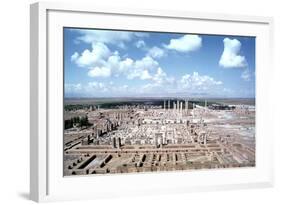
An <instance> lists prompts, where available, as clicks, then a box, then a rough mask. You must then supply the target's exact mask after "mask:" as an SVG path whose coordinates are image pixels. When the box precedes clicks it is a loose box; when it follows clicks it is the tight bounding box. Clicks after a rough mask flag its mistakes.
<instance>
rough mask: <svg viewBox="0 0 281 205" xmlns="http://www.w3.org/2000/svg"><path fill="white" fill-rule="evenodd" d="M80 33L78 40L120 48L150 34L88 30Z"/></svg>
mask: <svg viewBox="0 0 281 205" xmlns="http://www.w3.org/2000/svg"><path fill="white" fill-rule="evenodd" d="M76 31H78V32H79V33H80V34H81V36H79V37H78V38H77V39H76V40H78V41H82V42H85V43H90V44H92V43H95V42H100V43H105V44H114V45H117V46H119V47H120V48H125V44H124V42H129V41H131V40H132V39H133V38H135V37H147V36H148V35H149V34H146V33H137V32H129V31H107V30H87V29H79V30H76Z"/></svg>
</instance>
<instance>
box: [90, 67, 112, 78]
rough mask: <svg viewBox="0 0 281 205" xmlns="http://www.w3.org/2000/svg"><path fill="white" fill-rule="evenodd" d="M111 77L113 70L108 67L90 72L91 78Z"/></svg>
mask: <svg viewBox="0 0 281 205" xmlns="http://www.w3.org/2000/svg"><path fill="white" fill-rule="evenodd" d="M110 75H111V70H110V69H109V68H107V67H94V68H93V69H91V70H89V72H88V76H90V77H109V76H110Z"/></svg>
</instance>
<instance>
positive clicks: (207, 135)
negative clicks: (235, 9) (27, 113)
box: [30, 3, 273, 201]
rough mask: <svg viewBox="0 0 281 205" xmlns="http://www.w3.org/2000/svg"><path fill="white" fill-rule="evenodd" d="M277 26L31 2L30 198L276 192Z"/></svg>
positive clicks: (259, 20) (265, 20)
mask: <svg viewBox="0 0 281 205" xmlns="http://www.w3.org/2000/svg"><path fill="white" fill-rule="evenodd" d="M272 22H273V21H272V19H271V18H269V17H251V16H234V15H233V16H232V15H219V14H202V13H192V12H178V11H177V12H173V11H154V10H138V9H122V8H119V9H111V8H96V7H95V5H75V4H60V3H59V4H58V3H36V4H33V5H31V100H30V101H31V140H30V143H31V156H30V157H31V194H30V196H31V199H32V200H35V201H50V200H67V199H81V198H102V197H114V196H127V195H138V194H152V193H153V194H157V193H175V192H188V191H202V190H212V189H216V190H220V189H233V188H251V187H266V186H272V183H273V174H272V172H273V163H272V153H271V152H272V145H273V133H271V132H272V131H271V129H270V119H271V118H272V117H271V115H270V112H268V107H270V104H271V101H270V99H271V96H272V94H271V92H268V90H270V88H271V82H270V74H269V72H268V70H272V69H273V67H272V65H271V62H272V53H271V50H272V31H271V30H272Z"/></svg>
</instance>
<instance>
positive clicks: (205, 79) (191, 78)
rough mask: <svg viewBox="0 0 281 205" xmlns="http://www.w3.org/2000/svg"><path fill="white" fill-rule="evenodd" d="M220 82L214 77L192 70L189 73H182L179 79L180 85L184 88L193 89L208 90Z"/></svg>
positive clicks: (220, 83)
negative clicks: (191, 72)
mask: <svg viewBox="0 0 281 205" xmlns="http://www.w3.org/2000/svg"><path fill="white" fill-rule="evenodd" d="M222 84H223V83H222V82H221V81H216V80H215V79H214V78H212V77H210V76H207V75H199V73H198V72H193V74H191V75H190V74H186V75H183V76H182V78H181V80H180V85H181V86H182V87H183V88H184V89H189V90H193V91H202V90H203V91H204V90H210V89H213V88H214V87H216V86H219V85H222Z"/></svg>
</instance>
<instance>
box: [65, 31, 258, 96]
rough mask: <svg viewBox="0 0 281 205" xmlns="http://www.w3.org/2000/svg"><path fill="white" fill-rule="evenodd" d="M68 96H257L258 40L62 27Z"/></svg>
mask: <svg viewBox="0 0 281 205" xmlns="http://www.w3.org/2000/svg"><path fill="white" fill-rule="evenodd" d="M64 81H65V85H64V89H65V97H208V98H209V97H242V98H252V97H255V38H254V37H241V36H220V35H200V34H177V33H159V32H131V31H113V30H96V29H73V28H64Z"/></svg>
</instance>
